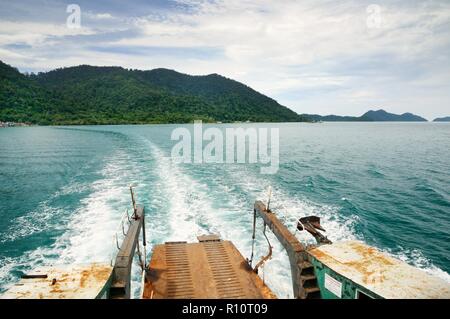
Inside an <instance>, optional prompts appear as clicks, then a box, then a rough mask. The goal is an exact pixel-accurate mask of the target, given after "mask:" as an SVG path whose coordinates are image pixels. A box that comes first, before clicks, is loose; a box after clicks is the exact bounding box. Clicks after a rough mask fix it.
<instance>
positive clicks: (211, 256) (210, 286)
mask: <svg viewBox="0 0 450 319" xmlns="http://www.w3.org/2000/svg"><path fill="white" fill-rule="evenodd" d="M198 240H199V242H198V243H186V242H168V243H165V244H162V245H156V246H155V247H154V249H153V255H152V259H151V261H150V265H149V268H148V270H147V275H146V278H145V284H144V292H143V295H142V297H143V298H153V299H173V298H181V299H197V298H201V299H207V298H213V299H225V298H233V299H235V298H247V299H268V298H276V296H275V295H274V294H273V293H272V292H271V291H270V289H269V288H268V287H267V286H266V285H265V284H264V283H263V281H262V280H261V278H259V277H258V275H257V274H256V273H255V272H253V271H252V269H251V268H250V267H249V266H248V264H247V263H246V261H245V259H244V258H243V257H242V255H241V254H240V253H239V251H238V250H237V249H236V247H235V246H234V245H233V243H232V242H230V241H222V240H221V239H219V237H217V236H214V235H208V236H200V237H198Z"/></svg>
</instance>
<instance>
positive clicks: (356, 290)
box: [310, 256, 381, 299]
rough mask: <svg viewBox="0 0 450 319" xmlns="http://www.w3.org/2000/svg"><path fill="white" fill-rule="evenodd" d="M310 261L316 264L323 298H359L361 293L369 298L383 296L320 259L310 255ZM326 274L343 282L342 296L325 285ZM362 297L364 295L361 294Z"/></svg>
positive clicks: (315, 270) (315, 268)
mask: <svg viewBox="0 0 450 319" xmlns="http://www.w3.org/2000/svg"><path fill="white" fill-rule="evenodd" d="M310 262H311V264H312V265H313V266H314V272H315V275H316V277H317V283H318V285H319V288H320V295H321V297H322V299H357V298H358V295H359V294H360V293H362V294H364V295H365V296H367V297H368V298H374V299H380V298H381V297H380V296H378V295H377V294H375V293H373V292H372V291H370V290H368V289H366V288H365V287H363V286H361V285H358V284H356V283H354V282H353V281H351V280H350V279H348V278H346V277H344V276H342V275H340V274H338V273H337V272H335V271H333V270H332V269H330V268H329V267H327V266H326V265H324V264H323V263H321V262H320V261H319V260H318V259H316V258H314V257H312V256H310ZM326 274H327V275H328V276H330V277H331V278H333V279H335V280H337V281H338V282H340V283H341V285H342V286H341V296H340V297H339V296H337V295H336V294H334V293H333V292H332V291H330V290H329V289H327V288H326V287H325V276H326ZM361 297H362V296H361Z"/></svg>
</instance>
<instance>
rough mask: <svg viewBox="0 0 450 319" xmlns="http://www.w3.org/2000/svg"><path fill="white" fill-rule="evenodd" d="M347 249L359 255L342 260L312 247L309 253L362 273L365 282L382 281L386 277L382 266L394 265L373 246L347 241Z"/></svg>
mask: <svg viewBox="0 0 450 319" xmlns="http://www.w3.org/2000/svg"><path fill="white" fill-rule="evenodd" d="M349 249H351V250H353V251H354V252H356V253H358V254H359V255H360V256H361V257H360V258H359V259H358V260H355V261H349V262H342V261H339V260H337V259H335V258H334V257H333V256H330V255H329V254H328V253H326V252H324V251H322V250H319V249H313V250H311V253H312V255H313V256H315V257H316V258H317V259H318V260H320V261H321V262H323V263H324V264H342V265H345V266H347V267H349V268H351V269H354V270H356V271H357V272H359V273H360V274H361V275H362V281H363V282H364V283H365V284H369V283H372V284H374V283H382V282H384V280H385V279H386V276H385V275H384V272H385V270H383V269H384V268H386V267H388V266H392V265H395V263H393V262H392V261H391V260H390V259H389V258H387V257H386V256H384V255H382V254H381V253H380V252H378V250H377V249H375V248H373V247H367V246H362V245H360V244H358V243H349Z"/></svg>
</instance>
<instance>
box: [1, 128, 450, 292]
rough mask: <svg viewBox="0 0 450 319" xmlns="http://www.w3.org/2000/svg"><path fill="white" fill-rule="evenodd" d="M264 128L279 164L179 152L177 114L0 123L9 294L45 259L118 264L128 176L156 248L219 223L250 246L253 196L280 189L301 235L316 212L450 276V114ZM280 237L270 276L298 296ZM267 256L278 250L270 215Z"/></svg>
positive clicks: (329, 225)
mask: <svg viewBox="0 0 450 319" xmlns="http://www.w3.org/2000/svg"><path fill="white" fill-rule="evenodd" d="M253 125H254V124H235V125H231V126H234V127H238V126H242V127H252V126H253ZM256 126H257V127H268V128H273V127H278V128H279V129H280V168H279V171H278V173H277V174H275V175H262V174H260V169H259V165H257V164H176V163H173V162H172V160H171V157H170V152H171V148H172V146H173V145H174V144H175V143H176V142H174V141H172V140H171V139H170V134H171V132H172V130H173V129H174V128H176V127H178V126H177V125H142V126H84V127H66V128H64V127H29V128H7V129H0V291H2V290H4V289H5V288H6V287H7V286H8V285H9V284H11V283H13V282H14V281H16V280H17V279H18V278H19V276H20V274H21V273H22V272H26V271H28V270H30V269H32V268H34V267H36V266H39V265H50V264H58V263H86V262H91V261H109V260H110V258H111V256H112V255H113V254H114V253H115V248H114V247H115V243H114V239H113V237H114V234H115V233H116V232H117V231H118V230H119V225H120V219H121V217H122V216H123V213H124V211H125V210H126V209H127V208H129V207H130V198H129V192H128V186H129V185H130V184H134V185H135V191H136V194H137V198H138V202H140V203H142V204H144V205H145V207H146V211H147V218H146V223H147V236H148V241H149V244H150V248H149V249H148V251H149V254H150V250H151V246H152V245H154V244H156V243H161V242H164V241H168V240H189V241H195V240H196V236H197V235H199V234H203V233H219V234H220V235H221V237H222V238H223V239H229V240H232V241H233V242H234V243H235V245H236V246H237V248H238V249H239V250H240V251H241V253H242V254H243V255H244V257H249V255H250V250H251V231H252V207H253V203H254V201H255V200H256V199H262V200H264V201H266V199H267V189H268V187H269V186H271V187H272V189H273V197H272V202H271V203H272V204H271V207H272V209H273V210H274V211H276V212H277V214H279V216H280V218H281V219H282V220H283V221H284V222H285V223H286V225H288V227H289V228H290V229H291V230H292V231H293V232H294V230H295V223H296V219H297V218H299V217H302V216H306V215H311V214H315V215H318V216H321V217H322V219H323V221H322V224H323V226H324V228H325V229H327V235H328V236H329V238H330V239H332V240H334V241H337V240H345V239H359V240H363V241H365V242H367V243H368V244H370V245H373V246H375V247H378V248H379V249H381V250H383V251H385V252H388V253H390V254H392V255H394V256H395V257H397V258H400V259H403V260H405V261H406V262H408V263H410V264H412V265H415V266H417V267H420V268H422V269H424V270H426V271H428V272H431V273H433V274H435V275H437V276H440V277H442V278H444V279H445V280H447V281H448V282H450V276H449V274H448V272H450V260H449V259H450V125H449V124H446V123H321V124H307V123H290V124H257V125H256ZM184 127H188V128H190V129H191V128H192V126H190V125H184ZM204 127H205V128H206V127H208V126H207V125H204ZM215 127H219V128H222V129H223V128H225V127H227V126H226V125H216V126H215ZM296 235H297V236H298V237H299V238H300V239H302V240H310V238H309V237H308V236H306V234H300V233H298V232H297V233H296ZM269 239H270V241H271V243H272V245H273V246H274V256H273V258H272V260H270V261H269V262H268V263H267V264H266V266H265V267H264V270H263V272H262V273H261V275H262V276H264V279H265V281H266V283H267V284H268V285H269V286H270V287H271V288H272V289H273V290H274V292H275V293H277V295H278V296H279V297H292V292H291V283H290V271H289V263H288V260H287V256H286V255H285V253H284V252H283V250H282V249H281V246H280V245H279V244H278V243H277V241H276V239H275V237H274V236H273V235H271V234H269ZM256 253H257V254H256V255H257V256H258V257H259V256H262V255H265V254H266V253H267V244H266V242H265V239H264V237H263V236H262V224H261V222H259V224H258V238H257V243H256ZM135 268H136V269H138V267H135ZM137 272H138V270H136V271H135V276H134V277H135V282H134V288H135V291H136V294H137V290H138V285H137V282H138V275H137Z"/></svg>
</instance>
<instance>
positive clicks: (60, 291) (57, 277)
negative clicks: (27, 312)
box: [0, 263, 112, 299]
mask: <svg viewBox="0 0 450 319" xmlns="http://www.w3.org/2000/svg"><path fill="white" fill-rule="evenodd" d="M111 272H112V267H111V266H110V265H108V264H99V263H93V264H89V265H75V266H61V267H43V268H38V269H35V270H33V271H32V272H30V274H33V275H47V278H32V279H22V280H20V281H19V282H18V283H16V284H14V285H13V286H12V287H11V288H10V289H9V290H8V291H6V292H5V293H4V294H3V295H1V296H0V298H1V299H93V298H98V297H99V294H100V292H101V291H102V290H103V289H104V287H105V285H107V283H108V280H109V279H110V276H111Z"/></svg>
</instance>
